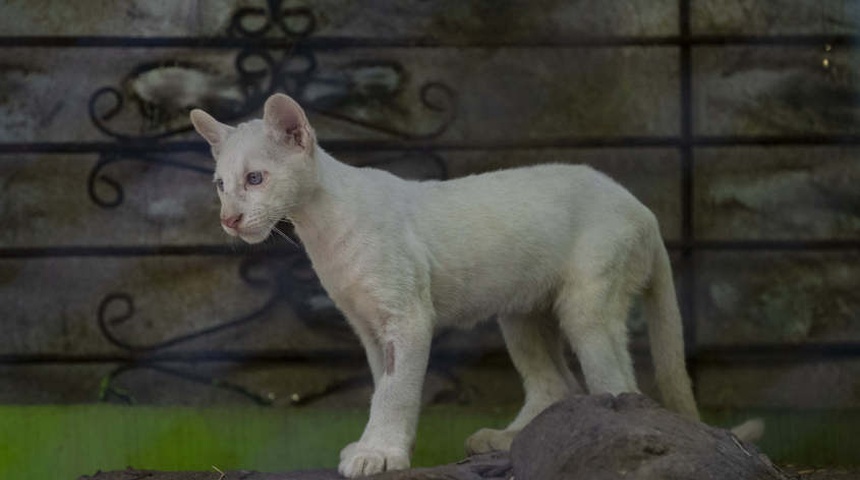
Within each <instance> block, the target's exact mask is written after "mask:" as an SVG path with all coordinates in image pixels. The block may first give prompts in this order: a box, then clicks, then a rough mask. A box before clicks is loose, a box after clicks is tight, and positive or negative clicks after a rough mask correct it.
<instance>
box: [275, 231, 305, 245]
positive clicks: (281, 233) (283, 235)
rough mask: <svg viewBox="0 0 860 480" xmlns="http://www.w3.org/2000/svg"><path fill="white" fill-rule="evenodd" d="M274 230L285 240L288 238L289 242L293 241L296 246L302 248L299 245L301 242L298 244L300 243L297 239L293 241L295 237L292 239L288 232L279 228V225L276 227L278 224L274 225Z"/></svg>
mask: <svg viewBox="0 0 860 480" xmlns="http://www.w3.org/2000/svg"><path fill="white" fill-rule="evenodd" d="M272 231H274V232H276V233H277V234H278V235H280V236H281V237H283V238H284V240H286V241H288V242H290V243H292V244H293V245H294V246H295V247H297V248H301V247H299V244H298V243H296V242H295V241H293V239H292V238H290V237H289V236H288V235H287V234H286V233H284V232H282V231H281V229H280V228H278V227H276V226H275V227H272Z"/></svg>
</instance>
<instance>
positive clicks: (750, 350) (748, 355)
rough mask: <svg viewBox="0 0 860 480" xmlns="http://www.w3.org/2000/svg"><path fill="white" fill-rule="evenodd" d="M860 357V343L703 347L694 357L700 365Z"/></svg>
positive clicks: (698, 348)
mask: <svg viewBox="0 0 860 480" xmlns="http://www.w3.org/2000/svg"><path fill="white" fill-rule="evenodd" d="M857 357H860V342H843V343H822V344H814V343H813V344H800V345H797V344H757V345H720V346H701V347H697V348H696V349H695V352H694V354H693V356H692V358H691V360H692V361H693V362H696V363H698V364H744V363H753V364H758V363H759V362H798V361H808V360H816V359H826V360H833V359H843V358H857Z"/></svg>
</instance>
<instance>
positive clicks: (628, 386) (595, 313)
mask: <svg viewBox="0 0 860 480" xmlns="http://www.w3.org/2000/svg"><path fill="white" fill-rule="evenodd" d="M621 263H622V265H621V266H620V267H621V269H622V271H623V269H624V266H623V262H621ZM571 279H572V280H571V281H569V282H567V283H566V284H565V285H564V286H563V287H562V288H561V291H560V293H559V296H558V298H557V300H556V313H557V315H558V317H559V323H560V325H561V328H562V330H563V331H564V333H565V334H566V335H567V337H568V340H570V343H571V346H572V347H573V351H574V353H575V354H576V356H577V359H578V360H579V363H580V366H581V367H582V373H583V376H584V377H585V383H586V385H587V387H588V391H589V393H592V394H597V393H612V394H616V395H617V394H619V393H622V392H638V391H639V389H638V387H637V385H636V378H635V376H634V372H633V362H632V359H631V357H630V350H629V348H628V341H627V325H626V322H627V316H628V314H629V312H630V306H631V302H632V297H633V290H634V286H633V285H632V283H633V282H630V281H629V277H628V276H627V275H625V274H624V273H622V272H619V271H618V270H617V269H615V268H607V269H599V270H596V271H595V270H592V271H587V270H585V271H583V270H580V271H577V272H576V273H574V274H572V275H571Z"/></svg>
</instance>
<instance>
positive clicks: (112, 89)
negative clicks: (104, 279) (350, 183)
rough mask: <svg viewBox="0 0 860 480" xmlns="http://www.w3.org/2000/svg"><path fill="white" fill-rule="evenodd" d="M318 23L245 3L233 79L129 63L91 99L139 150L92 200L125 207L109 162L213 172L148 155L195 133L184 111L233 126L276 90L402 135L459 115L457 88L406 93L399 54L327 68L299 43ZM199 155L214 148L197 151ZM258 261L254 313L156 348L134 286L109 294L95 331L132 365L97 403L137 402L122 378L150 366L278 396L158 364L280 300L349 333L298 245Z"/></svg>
mask: <svg viewBox="0 0 860 480" xmlns="http://www.w3.org/2000/svg"><path fill="white" fill-rule="evenodd" d="M316 25H317V22H316V18H315V17H314V15H313V12H312V10H311V9H309V8H305V7H284V5H283V2H282V1H280V0H268V1H267V2H266V7H265V8H256V7H243V8H239V9H237V10H236V11H235V12H234V14H233V17H232V18H231V21H230V23H229V27H228V29H227V32H226V36H227V38H231V39H244V40H246V41H244V42H240V43H239V44H240V45H242V48H241V49H240V50H239V51H238V52H237V54H236V57H235V59H234V61H233V69H234V72H233V73H231V74H230V75H223V74H221V73H219V72H218V71H217V70H216V69H213V68H212V67H211V66H208V65H206V64H204V63H202V62H198V61H184V60H167V61H157V62H147V63H144V64H141V65H139V66H138V67H137V68H135V69H133V70H132V71H131V72H130V73H129V74H128V75H127V76H126V77H125V79H124V80H123V81H122V83H121V86H119V87H117V86H105V87H102V88H99V89H97V90H96V91H95V92H94V93H93V94H92V96H91V97H90V99H89V103H88V112H89V116H90V120H91V122H92V124H93V125H94V126H95V127H96V128H97V129H98V130H99V131H100V132H101V133H103V134H104V135H106V136H108V137H110V138H112V139H113V140H115V141H116V142H117V145H118V146H119V147H123V146H133V147H135V148H131V149H124V148H118V149H116V150H115V151H113V150H111V151H105V152H102V153H101V154H100V156H99V159H98V161H97V162H96V164H95V165H94V166H93V168H92V169H91V171H90V174H89V176H88V180H87V189H88V193H89V196H90V198H91V200H92V201H93V202H94V203H95V204H97V205H99V206H100V207H102V208H115V207H117V206H119V205H121V204H122V203H123V201H124V199H125V192H124V190H123V187H122V184H121V183H120V182H119V181H118V180H117V179H115V178H113V177H111V176H109V175H108V174H106V173H105V169H106V168H107V167H109V166H111V165H113V164H116V163H118V162H125V161H132V162H142V163H146V164H150V165H157V166H160V167H167V168H178V169H183V170H187V171H192V172H197V173H200V174H205V175H211V173H212V171H213V170H212V168H211V167H208V166H202V165H203V164H202V163H196V162H189V161H185V160H177V159H175V158H173V157H172V156H171V155H170V153H167V152H165V153H151V152H147V151H146V148H145V146H147V145H149V144H151V143H153V142H159V141H162V140H166V139H169V138H172V137H175V136H177V135H180V134H183V133H186V132H188V131H190V130H191V128H192V127H191V125H190V123H189V122H188V115H187V113H188V111H189V110H190V109H192V108H205V109H207V110H209V111H210V112H211V113H213V114H214V115H215V116H216V117H218V118H221V119H223V120H224V121H226V122H237V121H240V120H242V119H244V118H246V117H248V116H249V115H251V114H253V113H254V112H255V111H257V110H259V109H260V108H261V107H262V105H263V103H264V102H265V100H266V98H268V96H269V95H271V94H272V93H275V92H278V91H283V92H285V93H288V94H290V95H291V96H293V97H294V98H296V99H297V100H298V101H299V103H301V104H302V105H303V106H304V108H305V109H306V110H307V111H308V112H309V113H311V114H312V115H316V116H321V117H326V118H329V119H333V120H335V121H337V122H344V123H346V124H349V125H354V126H358V127H360V128H362V129H365V130H368V131H372V132H376V133H379V134H383V135H386V136H389V137H392V138H394V139H396V140H400V141H403V140H407V141H412V140H427V139H432V138H436V137H438V136H440V135H442V134H443V133H444V132H445V131H446V129H447V128H448V126H449V125H450V124H451V123H452V122H453V120H454V118H455V114H456V111H457V98H456V94H455V92H454V90H453V89H452V88H451V87H450V86H448V85H446V84H444V83H442V82H438V81H430V82H426V83H424V84H422V85H420V86H418V87H416V88H415V89H414V90H413V89H409V88H407V85H408V83H409V81H410V78H409V74H408V72H407V71H406V69H405V68H404V67H403V65H401V64H400V63H399V62H397V61H391V60H361V61H353V62H349V63H347V64H345V65H341V66H340V67H336V68H333V69H329V70H328V71H324V70H323V69H322V68H321V67H320V62H319V60H318V57H317V52H316V51H314V50H313V49H312V48H309V47H308V46H306V45H304V44H302V40H303V39H306V38H307V37H308V36H310V35H311V34H312V33H313V32H314V30H315V29H316ZM272 38H283V39H286V40H287V45H288V47H287V48H277V49H273V48H271V42H267V41H266V40H267V39H272ZM201 85H202V87H201ZM194 86H196V87H194ZM195 88H196V89H195ZM408 91H415V92H417V95H418V100H419V102H418V106H419V108H420V110H421V112H420V113H416V112H410V109H409V108H406V107H404V106H402V105H401V104H400V103H401V101H402V98H403V96H404V95H406V94H407V92H408ZM424 113H429V114H430V116H431V117H433V118H432V119H431V120H432V122H431V123H433V126H432V127H431V128H426V127H422V128H420V129H417V130H415V129H410V128H404V127H402V126H401V125H402V124H403V123H408V122H407V121H408V120H414V119H415V118H421V116H422V115H423V114H424ZM392 119H393V120H392ZM135 122H137V123H138V127H137V131H128V127H126V129H125V130H124V129H123V128H122V127H116V126H114V124H118V125H132V124H134V123H135ZM413 123H414V122H413ZM419 123H420V122H419ZM426 123H427V122H423V124H425V125H426ZM195 149H196V147H195ZM200 153H201V154H203V153H208V152H203V150H202V149H201V150H200ZM416 154H417V155H418V156H417V157H416ZM207 156H208V155H207ZM415 158H420V159H423V160H424V161H428V162H429V163H428V164H427V165H433V166H434V167H432V168H431V170H433V172H432V173H430V177H432V178H446V177H447V170H446V165H445V162H444V161H443V160H442V158H441V157H440V156H439V155H438V154H436V153H435V152H431V151H426V150H422V151H418V152H405V153H404V154H403V156H402V159H405V160H406V161H409V160H414V159H415ZM396 163H397V159H394V160H392V159H391V158H388V159H386V160H384V161H383V162H381V163H380V165H379V166H382V167H385V166H386V164H389V165H392V164H396ZM425 175H426V173H425ZM259 265H260V263H259V258H258V257H248V258H246V259H245V260H244V261H243V262H242V263H241V265H240V269H239V274H240V276H241V278H242V279H243V281H245V282H246V283H247V284H248V285H249V286H250V287H252V288H255V289H261V288H265V289H268V296H267V298H266V299H265V301H263V302H262V304H261V305H260V306H259V307H258V308H257V309H255V310H254V311H252V312H251V313H248V314H245V315H243V316H240V317H238V318H235V319H232V320H227V321H224V322H222V323H218V324H215V325H213V326H210V327H206V328H202V329H200V330H196V331H192V332H186V333H183V334H180V335H177V336H175V337H172V338H168V339H163V340H160V341H158V342H155V343H149V344H144V343H136V342H134V341H132V340H129V339H126V338H123V337H122V335H121V334H120V333H119V331H118V329H119V327H121V326H122V325H125V324H127V323H128V322H134V321H136V318H137V317H136V314H137V310H136V308H135V302H134V298H133V297H132V295H131V294H129V293H127V292H114V293H110V294H108V295H106V296H105V297H104V298H103V300H102V302H101V304H100V305H99V307H98V311H97V321H98V327H99V329H100V331H101V333H102V335H103V336H104V338H105V339H106V340H107V341H108V342H109V343H110V344H112V345H113V346H115V347H116V348H118V349H120V350H121V351H123V352H125V353H126V354H127V355H129V356H130V361H129V363H127V364H124V365H121V366H120V367H118V368H117V369H115V370H114V371H112V372H111V373H110V374H108V375H107V376H106V377H105V378H104V379H103V383H102V387H101V392H100V398H101V399H102V400H109V399H119V400H120V401H124V402H133V400H134V397H133V395H131V394H130V393H128V392H125V391H123V390H122V389H121V388H119V387H117V386H116V384H115V380H116V379H117V378H119V377H121V376H123V375H125V374H127V373H128V372H130V371H134V370H139V369H148V370H151V371H156V372H159V373H161V374H165V375H170V376H173V377H175V378H181V379H184V380H187V381H191V382H196V383H202V384H207V385H211V386H215V387H220V388H225V389H228V390H231V391H234V392H237V393H240V394H242V395H243V396H245V397H247V398H249V399H251V400H252V401H254V402H256V403H261V404H268V403H271V398H269V396H267V395H265V394H261V393H257V392H253V391H251V390H248V389H246V388H244V387H242V386H240V385H236V384H233V383H230V382H226V381H224V380H221V379H218V378H215V377H211V376H207V375H204V374H200V373H199V372H189V371H185V370H182V369H176V368H172V367H167V366H165V365H164V362H163V361H159V360H157V359H158V358H160V357H159V355H162V354H163V353H164V351H168V350H170V349H171V348H172V347H178V346H182V345H186V344H188V343H189V342H192V341H196V340H199V339H201V338H204V337H207V336H210V335H215V334H218V333H222V332H225V331H230V330H233V329H238V328H241V327H244V326H248V325H250V324H252V323H253V322H255V321H256V320H258V319H260V318H263V317H264V316H266V315H267V314H269V313H270V312H271V311H272V309H273V308H274V307H275V306H276V305H277V304H279V303H280V302H287V303H288V304H289V306H290V308H292V309H293V311H295V312H296V314H297V317H298V318H299V319H301V320H302V321H304V322H307V323H308V325H309V326H311V328H313V329H314V330H316V331H319V330H320V329H324V330H325V331H326V334H327V335H329V336H330V337H338V336H343V337H344V338H347V337H348V338H350V339H352V337H353V336H352V334H351V332H349V331H348V329H347V328H346V326H345V322H344V321H343V320H342V319H341V318H340V315H339V313H337V311H336V309H334V306H333V304H332V302H331V300H329V299H328V297H327V296H326V295H325V292H324V290H323V289H322V287H321V286H320V285H319V281H318V280H317V279H316V277H315V275H314V274H313V271H312V270H311V269H310V266H309V263H308V260H307V258H306V257H305V256H304V254H303V253H302V252H300V251H299V250H297V251H296V252H295V254H291V255H288V256H286V257H280V258H278V259H277V261H275V262H272V258H271V257H269V258H268V263H267V265H268V271H269V277H268V278H267V279H261V278H257V277H254V276H253V275H252V274H251V273H250V272H252V271H254V270H255V269H256V268H258V267H259ZM153 358H154V359H156V360H152V359H153ZM446 375H447V376H451V375H450V374H446ZM368 381H370V379H369V377H367V376H366V375H362V376H360V377H355V378H349V379H346V380H342V381H338V382H335V383H332V384H331V385H329V386H328V387H326V388H324V389H323V390H322V391H319V392H310V393H307V394H302V395H299V396H298V397H297V398H295V399H293V403H294V404H297V405H300V404H305V403H308V402H310V401H313V400H314V399H316V398H320V397H322V396H325V395H328V394H330V393H333V392H335V391H338V390H342V389H348V388H353V387H355V386H356V385H365V384H367V383H368ZM455 383H456V382H455Z"/></svg>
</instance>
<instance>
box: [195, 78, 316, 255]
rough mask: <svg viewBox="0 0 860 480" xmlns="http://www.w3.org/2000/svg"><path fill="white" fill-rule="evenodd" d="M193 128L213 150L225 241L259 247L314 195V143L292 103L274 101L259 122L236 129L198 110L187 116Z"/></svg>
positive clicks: (280, 98)
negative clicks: (235, 238)
mask: <svg viewBox="0 0 860 480" xmlns="http://www.w3.org/2000/svg"><path fill="white" fill-rule="evenodd" d="M191 123H192V124H193V125H194V128H195V129H196V130H197V133H199V134H200V135H201V136H203V138H205V139H206V141H208V142H209V145H211V147H212V156H213V157H215V163H216V166H215V178H214V182H215V188H216V189H217V190H218V198H220V199H221V226H222V227H223V228H224V231H226V232H227V233H228V234H229V235H231V236H238V237H239V238H241V239H242V240H244V241H246V242H248V243H258V242H262V241H263V240H265V239H266V237H268V236H269V233H270V232H271V230H272V228H273V227H274V226H275V224H276V223H277V222H279V221H280V220H283V219H284V218H288V217H289V215H290V212H291V211H293V209H295V208H297V207H299V206H300V205H301V204H302V202H303V201H304V200H305V199H307V198H308V197H309V195H312V194H313V190H314V189H315V188H316V185H317V177H316V166H317V162H316V158H315V150H316V139H315V137H314V132H313V129H312V128H311V126H310V124H309V123H308V119H307V116H305V112H304V111H303V110H302V108H301V107H300V106H299V104H298V103H296V102H295V101H294V100H293V99H292V98H290V97H288V96H286V95H283V94H275V95H272V96H271V97H269V99H268V100H266V104H265V106H264V108H263V119H262V120H251V121H249V122H246V123H243V124H240V125H238V126H236V127H230V126H228V125H225V124H223V123H221V122H219V121H217V120H215V119H214V118H212V116H211V115H209V114H207V113H206V112H204V111H203V110H199V109H198V110H192V111H191Z"/></svg>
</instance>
